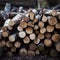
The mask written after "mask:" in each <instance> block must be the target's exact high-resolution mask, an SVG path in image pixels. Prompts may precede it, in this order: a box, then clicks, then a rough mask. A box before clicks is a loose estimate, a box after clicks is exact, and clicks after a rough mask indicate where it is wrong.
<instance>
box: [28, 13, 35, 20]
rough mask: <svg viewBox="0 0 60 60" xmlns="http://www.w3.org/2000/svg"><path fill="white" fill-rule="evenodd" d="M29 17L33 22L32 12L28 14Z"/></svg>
mask: <svg viewBox="0 0 60 60" xmlns="http://www.w3.org/2000/svg"><path fill="white" fill-rule="evenodd" d="M29 16H30V19H31V20H33V19H34V16H35V15H34V13H33V12H30V13H29Z"/></svg>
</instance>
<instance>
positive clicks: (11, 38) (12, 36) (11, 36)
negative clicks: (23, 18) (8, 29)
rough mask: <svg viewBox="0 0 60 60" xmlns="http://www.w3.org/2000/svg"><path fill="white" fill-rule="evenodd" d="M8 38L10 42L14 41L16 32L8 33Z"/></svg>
mask: <svg viewBox="0 0 60 60" xmlns="http://www.w3.org/2000/svg"><path fill="white" fill-rule="evenodd" d="M8 38H9V41H10V42H14V41H15V39H16V34H13V35H10V36H9V37H8Z"/></svg>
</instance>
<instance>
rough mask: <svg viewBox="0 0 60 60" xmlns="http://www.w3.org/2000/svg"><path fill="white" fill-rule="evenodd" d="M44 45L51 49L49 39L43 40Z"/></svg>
mask: <svg viewBox="0 0 60 60" xmlns="http://www.w3.org/2000/svg"><path fill="white" fill-rule="evenodd" d="M44 45H45V46H46V47H51V46H52V40H51V39H45V40H44Z"/></svg>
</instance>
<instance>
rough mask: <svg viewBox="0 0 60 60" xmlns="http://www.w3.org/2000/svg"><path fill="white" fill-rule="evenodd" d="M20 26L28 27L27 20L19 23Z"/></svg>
mask: <svg viewBox="0 0 60 60" xmlns="http://www.w3.org/2000/svg"><path fill="white" fill-rule="evenodd" d="M19 26H20V27H21V28H26V27H27V22H25V21H21V22H20V24H19Z"/></svg>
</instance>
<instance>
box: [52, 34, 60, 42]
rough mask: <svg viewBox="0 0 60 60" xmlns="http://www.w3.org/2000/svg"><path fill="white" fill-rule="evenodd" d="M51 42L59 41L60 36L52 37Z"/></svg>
mask: <svg viewBox="0 0 60 60" xmlns="http://www.w3.org/2000/svg"><path fill="white" fill-rule="evenodd" d="M52 40H53V41H54V42H58V41H59V40H60V35H59V34H54V35H52Z"/></svg>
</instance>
